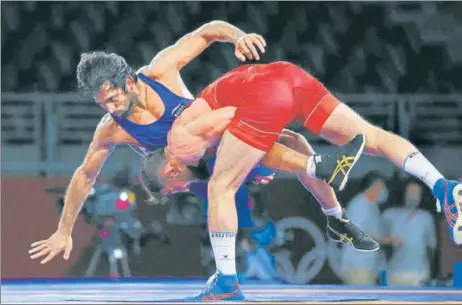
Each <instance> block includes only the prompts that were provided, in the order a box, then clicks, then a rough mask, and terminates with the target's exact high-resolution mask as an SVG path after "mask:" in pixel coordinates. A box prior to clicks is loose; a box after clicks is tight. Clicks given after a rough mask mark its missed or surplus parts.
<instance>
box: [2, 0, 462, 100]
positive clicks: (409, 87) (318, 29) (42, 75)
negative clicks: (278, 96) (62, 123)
mask: <svg viewBox="0 0 462 305" xmlns="http://www.w3.org/2000/svg"><path fill="white" fill-rule="evenodd" d="M211 20H226V21H228V22H230V23H233V24H235V25H237V26H238V27H240V28H242V29H243V30H244V31H247V32H257V33H260V34H262V35H263V36H264V37H265V38H266V40H267V42H268V48H267V53H266V55H265V56H264V58H263V61H274V60H289V61H293V62H295V63H297V64H299V65H301V66H303V67H304V68H306V69H308V70H309V71H311V72H312V73H314V75H316V76H317V77H318V78H320V79H321V80H322V81H323V82H324V83H325V84H326V85H327V86H328V87H329V88H330V89H331V90H333V91H338V92H342V93H358V92H392V93H394V92H413V93H415V92H432V93H451V92H454V91H457V90H458V86H457V85H458V84H457V80H458V79H459V77H458V75H460V74H462V65H461V63H462V53H461V52H460V48H461V47H462V39H461V37H462V36H461V33H462V32H461V30H462V4H460V3H458V2H405V3H401V2H390V3H386V2H377V3H375V2H336V3H335V4H334V3H330V2H286V1H284V2H275V1H269V2H247V1H245V2H244V1H238V2H234V1H232V2H231V1H230V2H209V1H206V2H192V1H191V2H151V1H150V2H136V3H133V2H115V1H108V2H66V3H65V2H4V3H2V38H1V39H2V91H60V92H63V91H66V92H67V91H73V90H74V89H75V83H76V82H75V68H76V64H77V62H78V60H79V57H80V54H81V53H82V52H88V51H91V50H106V51H111V52H117V53H118V54H120V55H122V56H124V57H125V58H126V59H127V61H128V62H129V63H130V64H131V65H133V67H134V68H138V67H140V66H143V65H145V64H147V63H149V61H150V60H151V59H152V57H153V56H154V55H155V54H156V53H157V52H158V51H159V50H161V49H162V48H165V47H166V46H168V45H170V44H172V43H173V42H175V41H176V40H177V39H178V38H180V37H181V36H182V35H184V34H185V33H187V32H190V31H192V30H194V29H195V28H197V27H199V26H200V25H201V24H203V23H205V22H208V21H211ZM237 65H238V62H237V61H236V59H235V58H234V56H233V52H232V50H231V49H230V47H228V48H227V47H219V48H218V47H212V50H210V51H207V52H205V53H204V54H203V55H202V56H201V57H200V59H199V60H196V61H194V62H192V63H191V64H190V65H189V66H188V67H187V69H186V70H187V71H185V74H186V77H185V79H186V83H187V84H189V86H190V87H191V90H193V92H197V91H199V90H200V88H203V87H204V86H205V85H206V84H207V83H208V82H210V81H211V80H213V79H214V78H216V77H217V76H219V75H221V74H223V73H225V72H226V71H228V70H229V69H231V68H233V67H235V66H237Z"/></svg>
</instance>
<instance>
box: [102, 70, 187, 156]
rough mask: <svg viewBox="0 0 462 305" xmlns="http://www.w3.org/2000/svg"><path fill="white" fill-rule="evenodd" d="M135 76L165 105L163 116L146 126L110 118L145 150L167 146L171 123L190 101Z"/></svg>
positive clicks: (152, 81) (119, 118)
mask: <svg viewBox="0 0 462 305" xmlns="http://www.w3.org/2000/svg"><path fill="white" fill-rule="evenodd" d="M137 76H138V77H139V78H140V79H141V80H142V81H143V82H144V83H146V84H148V85H149V87H151V88H152V90H154V91H155V92H156V93H157V94H158V95H159V97H160V99H161V100H162V102H163V103H164V105H165V112H164V114H163V115H162V116H161V117H160V118H159V119H158V120H157V121H155V122H153V123H151V124H147V125H140V124H136V123H133V122H132V121H130V120H128V119H127V118H122V117H119V116H117V115H113V114H111V116H112V118H113V119H114V121H116V122H117V124H119V125H120V127H122V128H123V129H124V130H125V131H126V132H127V133H128V134H129V135H131V136H132V137H133V138H135V139H136V140H137V141H138V142H139V143H140V144H142V145H143V146H144V147H145V148H146V149H147V150H149V151H153V150H154V149H156V148H160V147H164V146H166V145H167V134H168V132H169V131H170V129H171V128H172V124H173V122H174V121H175V119H176V118H177V116H178V115H179V114H180V113H181V112H182V111H183V110H184V109H185V108H186V107H187V106H188V105H189V104H190V103H191V101H192V100H190V99H187V98H185V97H181V96H179V95H176V94H175V93H173V92H172V91H171V90H170V89H168V88H167V87H165V86H164V85H162V84H161V83H159V82H157V81H155V80H154V79H152V78H150V77H147V76H146V75H144V74H142V73H139V74H138V75H137Z"/></svg>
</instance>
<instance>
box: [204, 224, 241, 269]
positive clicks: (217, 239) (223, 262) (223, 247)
mask: <svg viewBox="0 0 462 305" xmlns="http://www.w3.org/2000/svg"><path fill="white" fill-rule="evenodd" d="M236 234H237V232H233V231H228V232H210V233H209V236H210V242H211V243H212V249H213V254H214V256H215V264H216V266H217V270H218V271H220V272H221V273H222V274H227V275H229V274H236Z"/></svg>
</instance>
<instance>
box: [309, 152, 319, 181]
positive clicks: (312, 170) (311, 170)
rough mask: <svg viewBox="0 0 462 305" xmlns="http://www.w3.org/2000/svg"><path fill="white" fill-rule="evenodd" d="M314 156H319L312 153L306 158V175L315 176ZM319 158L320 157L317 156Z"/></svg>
mask: <svg viewBox="0 0 462 305" xmlns="http://www.w3.org/2000/svg"><path fill="white" fill-rule="evenodd" d="M315 157H319V156H316V155H313V156H311V157H309V158H308V163H307V164H306V174H307V175H308V177H311V178H316V161H315ZM319 158H320V157H319Z"/></svg>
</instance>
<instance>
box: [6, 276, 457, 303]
mask: <svg viewBox="0 0 462 305" xmlns="http://www.w3.org/2000/svg"><path fill="white" fill-rule="evenodd" d="M203 285H204V281H198V280H191V281H173V280H165V281H152V280H136V281H101V280H100V281H83V280H77V281H74V282H70V281H66V282H63V281H58V280H50V281H31V280H29V281H2V292H1V294H2V304H32V303H34V304H45V303H46V304H113V303H129V304H155V303H162V304H168V303H173V304H181V303H184V302H181V301H174V300H175V299H176V300H178V299H181V298H183V297H186V296H189V295H193V294H196V293H197V292H199V291H200V290H201V289H202V288H203ZM242 289H243V291H244V293H245V294H246V296H247V298H248V300H247V301H245V302H233V303H238V304H251V303H259V302H262V303H263V302H264V303H265V304H284V303H288V302H290V303H297V304H332V303H334V304H335V303H342V304H345V303H346V304H381V303H386V304H462V289H460V290H457V289H454V288H433V287H432V288H422V287H419V288H408V287H404V288H401V287H400V288H398V287H350V286H335V285H305V286H293V285H275V284H243V285H242ZM221 303H223V302H221Z"/></svg>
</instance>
